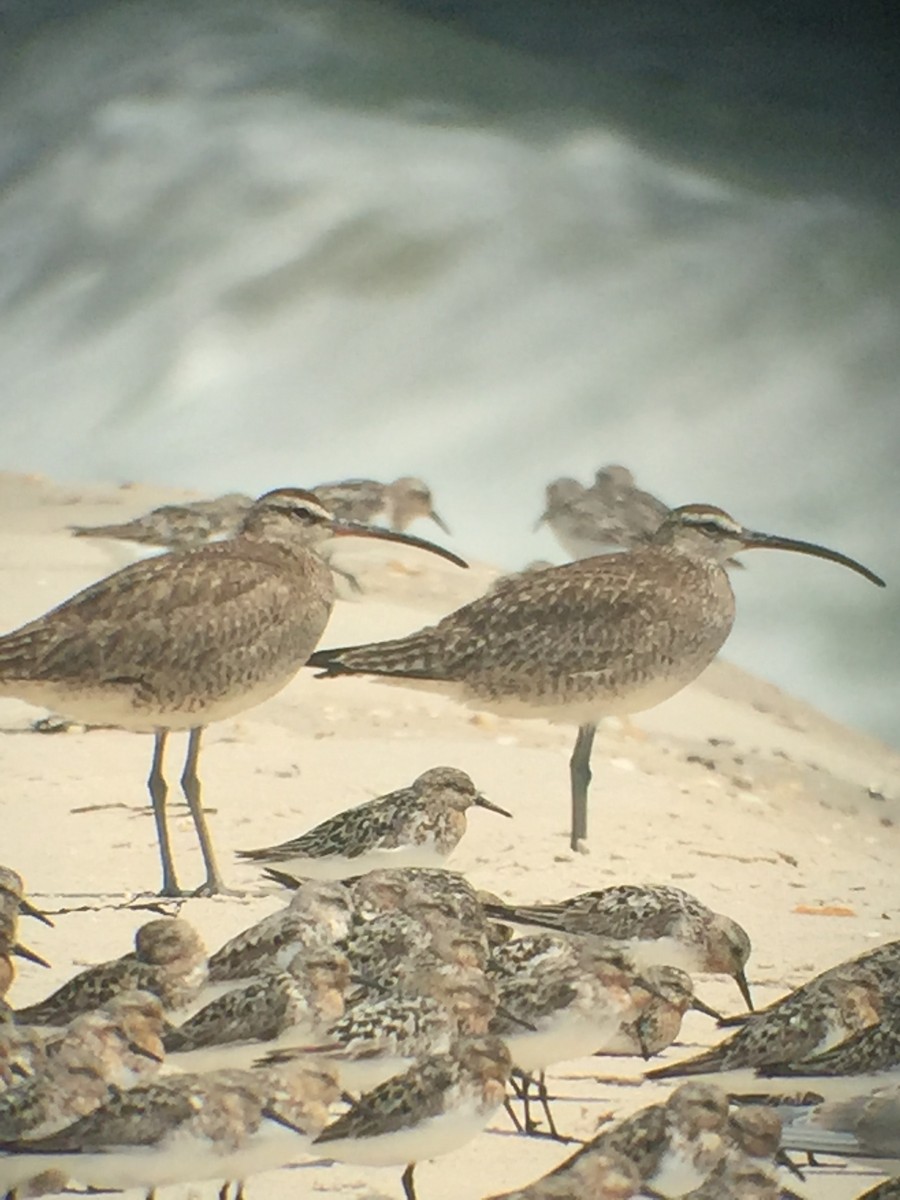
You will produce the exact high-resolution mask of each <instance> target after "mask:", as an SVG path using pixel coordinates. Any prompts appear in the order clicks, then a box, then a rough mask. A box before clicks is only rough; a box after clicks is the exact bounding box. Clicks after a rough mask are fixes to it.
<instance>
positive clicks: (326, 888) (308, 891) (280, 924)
mask: <svg viewBox="0 0 900 1200" xmlns="http://www.w3.org/2000/svg"><path fill="white" fill-rule="evenodd" d="M354 919H355V913H354V905H353V896H352V893H351V892H350V890H349V889H348V888H346V887H344V886H343V885H342V884H339V883H312V882H304V883H302V884H301V885H300V886H299V887H298V888H297V890H296V891H295V892H294V893H293V895H292V896H291V899H290V901H289V903H288V904H287V905H286V906H285V907H284V908H281V909H279V910H278V911H277V912H274V913H270V914H269V915H268V916H267V917H263V918H262V919H261V920H259V921H256V922H255V923H254V924H253V925H250V926H249V927H248V928H247V929H242V930H241V931H240V932H239V933H236V934H235V935H234V937H231V938H229V939H228V941H227V942H225V943H224V945H222V946H220V947H219V949H218V950H217V951H216V952H215V954H211V955H210V958H209V983H210V984H211V985H212V984H224V983H228V982H230V981H232V980H241V979H251V978H253V976H254V975H256V974H257V973H258V972H259V970H260V968H261V967H264V966H274V967H285V966H287V964H288V962H289V961H290V960H291V959H292V958H293V957H294V954H296V952H297V951H298V950H301V949H303V948H304V947H313V946H318V945H320V944H322V943H323V942H331V943H334V942H339V941H341V940H342V939H343V938H345V937H346V936H347V934H348V933H349V932H350V929H351V928H352V926H353V924H354Z"/></svg>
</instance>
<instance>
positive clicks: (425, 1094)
mask: <svg viewBox="0 0 900 1200" xmlns="http://www.w3.org/2000/svg"><path fill="white" fill-rule="evenodd" d="M510 1068H511V1062H510V1056H509V1051H508V1050H507V1048H506V1046H505V1044H504V1043H503V1042H502V1041H501V1040H500V1039H499V1038H496V1037H480V1038H462V1039H460V1040H459V1041H458V1042H456V1043H455V1045H454V1046H453V1048H452V1049H451V1051H450V1052H449V1053H448V1054H436V1055H431V1056H430V1057H427V1058H423V1059H419V1060H418V1061H417V1062H415V1063H414V1064H413V1065H412V1066H411V1067H410V1068H409V1069H408V1070H407V1071H405V1072H404V1073H403V1074H402V1075H395V1076H393V1077H392V1078H391V1079H387V1080H385V1082H384V1083H382V1084H380V1085H379V1086H378V1087H377V1088H375V1089H374V1090H373V1091H371V1092H367V1093H366V1094H365V1095H363V1096H361V1097H360V1099H359V1100H358V1101H357V1102H356V1103H355V1104H354V1105H353V1106H352V1107H351V1108H350V1109H349V1111H348V1112H346V1113H344V1114H343V1115H342V1116H340V1117H338V1118H337V1120H336V1121H333V1122H332V1123H331V1124H330V1125H328V1126H327V1127H326V1128H325V1129H324V1130H323V1131H322V1133H320V1134H319V1136H318V1137H317V1138H316V1139H315V1141H314V1142H313V1149H314V1150H316V1151H319V1152H320V1153H321V1154H322V1155H323V1156H327V1157H329V1158H331V1159H332V1160H333V1161H335V1162H348V1163H362V1164H365V1165H369V1166H399V1165H400V1164H402V1163H405V1164H406V1170H405V1171H404V1172H403V1190H404V1193H405V1195H406V1197H407V1200H415V1187H414V1184H413V1171H414V1169H415V1165H416V1163H418V1162H421V1161H422V1160H424V1159H428V1158H434V1157H436V1156H437V1155H440V1154H447V1153H448V1152H449V1151H451V1150H455V1149H456V1148H457V1147H459V1146H463V1145H465V1143H466V1142H468V1141H469V1140H470V1139H471V1138H473V1137H475V1135H476V1134H477V1133H479V1132H480V1131H481V1130H482V1129H483V1128H484V1126H485V1125H486V1124H487V1122H488V1120H489V1119H490V1117H491V1116H492V1114H493V1113H494V1112H495V1111H496V1110H497V1109H498V1108H499V1107H500V1105H501V1104H502V1103H503V1100H504V1097H505V1094H506V1083H507V1080H508V1079H509V1072H510Z"/></svg>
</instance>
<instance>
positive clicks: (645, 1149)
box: [557, 1082, 729, 1197]
mask: <svg viewBox="0 0 900 1200" xmlns="http://www.w3.org/2000/svg"><path fill="white" fill-rule="evenodd" d="M728 1121H729V1114H728V1098H727V1097H726V1095H725V1093H724V1092H723V1091H721V1090H720V1089H719V1088H716V1087H712V1086H711V1085H709V1084H705V1083H696V1082H692V1083H686V1084H682V1086H681V1087H679V1088H676V1089H675V1091H674V1092H672V1093H671V1095H670V1096H669V1097H668V1099H667V1100H666V1102H665V1104H654V1105H651V1106H649V1107H648V1108H643V1109H641V1110H640V1111H639V1112H637V1113H635V1114H634V1115H633V1116H630V1117H626V1118H625V1119H624V1120H622V1121H618V1122H616V1124H614V1125H611V1126H609V1127H608V1128H604V1129H603V1130H601V1132H600V1133H599V1134H597V1135H596V1137H594V1138H593V1139H592V1140H591V1141H589V1142H587V1143H586V1144H585V1146H584V1147H582V1148H581V1149H580V1150H577V1151H576V1152H575V1154H573V1155H572V1156H571V1157H570V1158H569V1159H567V1160H566V1161H565V1162H564V1163H562V1164H560V1166H559V1167H558V1168H557V1171H560V1172H561V1171H564V1170H568V1169H569V1168H570V1167H571V1166H572V1164H574V1163H577V1162H578V1161H580V1160H581V1159H582V1158H583V1157H585V1156H588V1155H594V1154H610V1153H613V1154H621V1155H622V1156H623V1157H624V1158H626V1159H627V1160H628V1161H629V1162H631V1163H632V1165H633V1166H634V1167H635V1168H636V1170H637V1172H638V1174H639V1176H640V1179H641V1183H642V1185H644V1186H647V1185H649V1187H651V1188H652V1189H653V1192H654V1193H658V1194H660V1195H663V1196H667V1197H668V1196H683V1195H684V1194H685V1193H686V1192H690V1191H691V1189H692V1188H696V1187H699V1186H700V1185H701V1184H702V1183H703V1182H704V1181H705V1180H706V1179H707V1177H708V1176H709V1175H710V1173H711V1172H712V1171H713V1170H714V1169H715V1167H716V1165H717V1164H718V1162H719V1161H720V1159H721V1158H722V1156H723V1155H724V1154H725V1153H727V1150H728V1145H729V1143H728V1137H727V1131H728Z"/></svg>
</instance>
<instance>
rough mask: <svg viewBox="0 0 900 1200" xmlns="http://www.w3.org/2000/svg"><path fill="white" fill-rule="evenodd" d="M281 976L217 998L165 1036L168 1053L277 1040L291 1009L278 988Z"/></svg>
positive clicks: (256, 982) (284, 993) (254, 983)
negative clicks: (246, 1042) (237, 1043)
mask: <svg viewBox="0 0 900 1200" xmlns="http://www.w3.org/2000/svg"><path fill="white" fill-rule="evenodd" d="M281 979H282V976H281V975H280V974H279V975H277V976H273V975H268V974H267V975H265V976H263V977H262V978H260V979H258V980H254V981H253V983H251V984H248V985H247V987H242V988H236V989H235V990H234V991H232V992H226V993H225V994H224V995H223V996H219V997H217V998H216V999H215V1000H213V1001H212V1002H211V1003H210V1004H207V1005H206V1007H205V1008H201V1009H200V1011H199V1012H196V1013H194V1015H193V1016H192V1017H190V1018H189V1019H188V1020H187V1021H185V1022H184V1024H183V1025H179V1026H178V1027H177V1028H176V1029H173V1030H172V1032H171V1033H168V1034H166V1037H165V1039H164V1042H163V1044H164V1045H165V1048H166V1050H167V1051H169V1052H171V1051H179V1050H196V1049H199V1048H200V1047H202V1046H210V1045H219V1044H223V1045H224V1044H230V1043H232V1042H244V1041H267V1040H268V1039H270V1038H273V1037H277V1036H278V1034H279V1032H280V1031H281V1029H282V1026H283V1022H284V1018H285V1015H286V1013H287V1009H288V996H287V993H286V991H285V990H284V989H282V988H281V987H279V983H280V981H281Z"/></svg>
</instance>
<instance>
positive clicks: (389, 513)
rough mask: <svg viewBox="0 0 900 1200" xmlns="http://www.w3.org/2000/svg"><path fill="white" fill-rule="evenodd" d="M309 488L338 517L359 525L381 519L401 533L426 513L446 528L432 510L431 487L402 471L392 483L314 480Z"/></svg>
mask: <svg viewBox="0 0 900 1200" xmlns="http://www.w3.org/2000/svg"><path fill="white" fill-rule="evenodd" d="M311 491H312V492H313V494H314V495H315V496H317V497H318V498H319V500H320V501H321V502H322V504H324V505H325V507H326V508H327V509H328V510H329V512H332V513H334V515H335V516H336V517H337V518H338V519H339V520H341V521H358V522H359V523H360V524H362V525H369V524H371V523H372V522H373V521H384V523H385V524H386V525H387V527H388V528H389V529H393V530H396V531H397V532H398V533H402V532H403V531H404V530H405V529H406V528H407V527H408V526H409V525H411V524H412V522H413V521H415V520H416V518H417V517H427V518H428V519H429V520H430V521H434V523H435V525H437V527H438V529H442V530H443V531H444V533H449V532H450V530H449V529H448V528H447V526H446V525H445V524H444V522H443V520H442V519H441V518H440V517H439V516H438V514H437V513H436V512H435V511H434V500H433V499H432V495H431V489H430V488H429V487H428V486H427V484H425V483H423V482H422V480H421V479H416V477H415V476H413V475H403V476H401V477H400V478H399V479H395V480H394V481H393V483H379V482H378V481H377V480H375V479H344V480H341V481H340V482H338V483H317V484H316V486H315V487H314V488H312V489H311Z"/></svg>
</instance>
